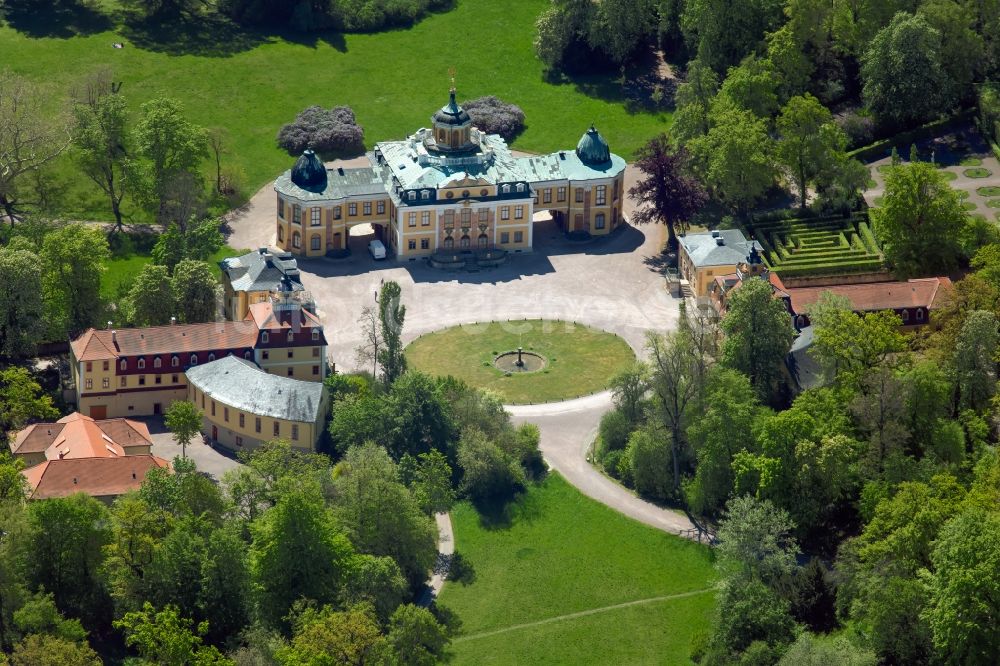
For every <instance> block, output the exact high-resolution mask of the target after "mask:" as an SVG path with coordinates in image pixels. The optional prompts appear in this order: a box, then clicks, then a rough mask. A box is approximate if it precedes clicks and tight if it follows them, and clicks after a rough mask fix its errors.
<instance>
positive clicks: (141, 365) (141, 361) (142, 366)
mask: <svg viewBox="0 0 1000 666" xmlns="http://www.w3.org/2000/svg"><path fill="white" fill-rule="evenodd" d="M145 368H146V359H144V358H140V359H139V369H140V370H144V369H145Z"/></svg>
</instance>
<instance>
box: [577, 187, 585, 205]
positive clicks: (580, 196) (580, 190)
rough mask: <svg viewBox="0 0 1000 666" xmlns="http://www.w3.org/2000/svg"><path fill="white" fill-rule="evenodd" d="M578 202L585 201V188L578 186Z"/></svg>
mask: <svg viewBox="0 0 1000 666" xmlns="http://www.w3.org/2000/svg"><path fill="white" fill-rule="evenodd" d="M576 202H577V203H583V188H582V187H578V188H576Z"/></svg>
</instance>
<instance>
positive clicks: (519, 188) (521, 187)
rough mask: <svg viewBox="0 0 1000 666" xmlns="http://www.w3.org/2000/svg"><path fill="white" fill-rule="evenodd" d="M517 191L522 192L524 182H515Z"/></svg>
mask: <svg viewBox="0 0 1000 666" xmlns="http://www.w3.org/2000/svg"><path fill="white" fill-rule="evenodd" d="M517 191H518V192H524V183H518V184H517Z"/></svg>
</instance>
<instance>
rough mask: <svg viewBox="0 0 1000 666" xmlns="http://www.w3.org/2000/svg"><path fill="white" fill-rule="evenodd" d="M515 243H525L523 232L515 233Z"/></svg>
mask: <svg viewBox="0 0 1000 666" xmlns="http://www.w3.org/2000/svg"><path fill="white" fill-rule="evenodd" d="M514 242H515V243H522V242H524V232H523V231H515V232H514Z"/></svg>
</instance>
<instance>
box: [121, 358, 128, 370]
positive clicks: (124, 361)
mask: <svg viewBox="0 0 1000 666" xmlns="http://www.w3.org/2000/svg"><path fill="white" fill-rule="evenodd" d="M120 367H121V369H122V370H128V361H126V360H125V359H122V362H121V366H120Z"/></svg>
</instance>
